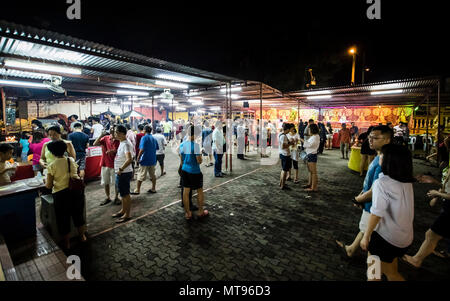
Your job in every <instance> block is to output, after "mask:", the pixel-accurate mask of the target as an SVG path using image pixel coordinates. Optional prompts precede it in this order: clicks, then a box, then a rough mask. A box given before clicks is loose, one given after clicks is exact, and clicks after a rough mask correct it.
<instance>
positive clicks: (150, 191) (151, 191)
mask: <svg viewBox="0 0 450 301" xmlns="http://www.w3.org/2000/svg"><path fill="white" fill-rule="evenodd" d="M147 192H148V193H156V191H153V190H151V189H150V190H149V191H147Z"/></svg>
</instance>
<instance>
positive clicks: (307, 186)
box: [302, 185, 311, 188]
mask: <svg viewBox="0 0 450 301" xmlns="http://www.w3.org/2000/svg"><path fill="white" fill-rule="evenodd" d="M302 188H311V185H303V186H302Z"/></svg>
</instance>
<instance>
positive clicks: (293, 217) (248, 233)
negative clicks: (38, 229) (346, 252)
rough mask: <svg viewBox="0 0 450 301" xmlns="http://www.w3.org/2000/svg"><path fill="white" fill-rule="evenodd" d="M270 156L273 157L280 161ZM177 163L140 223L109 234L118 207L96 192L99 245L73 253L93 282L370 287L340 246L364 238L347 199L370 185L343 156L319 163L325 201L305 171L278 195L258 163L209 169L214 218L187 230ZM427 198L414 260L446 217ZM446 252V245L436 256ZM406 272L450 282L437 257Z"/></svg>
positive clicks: (136, 202)
mask: <svg viewBox="0 0 450 301" xmlns="http://www.w3.org/2000/svg"><path fill="white" fill-rule="evenodd" d="M272 155H273V157H276V156H277V151H276V150H275V151H274V152H273V154H272ZM177 160H178V159H177V157H176V156H175V155H174V154H166V164H167V165H168V166H167V167H168V169H167V175H166V176H164V177H162V178H161V179H158V183H157V191H158V193H157V194H155V195H148V194H145V193H143V194H142V192H145V191H146V190H148V189H149V188H150V183H149V182H146V183H144V184H143V187H142V192H141V195H140V196H138V197H133V201H132V202H133V205H132V206H133V209H132V216H133V218H137V219H135V220H133V221H132V222H129V223H127V224H125V225H121V226H119V227H117V228H114V229H112V230H111V227H115V224H114V220H113V219H112V218H111V217H110V215H111V214H112V213H114V212H115V211H116V210H118V206H114V205H108V206H106V208H103V207H99V206H98V203H100V202H101V201H102V199H103V198H104V194H103V189H102V188H101V187H100V186H99V182H98V181H96V182H91V183H89V185H88V188H87V203H88V205H87V210H88V217H87V219H88V224H89V232H90V234H91V236H93V237H92V238H91V239H90V241H89V243H87V244H86V245H85V246H78V247H77V248H75V249H74V250H73V251H72V253H73V254H77V255H80V257H81V260H82V275H83V276H84V278H85V279H86V280H88V281H89V280H238V281H242V280H282V281H283V280H344V281H345V280H350V281H364V280H365V279H366V277H365V273H366V264H365V260H366V254H364V253H363V252H362V251H361V252H360V253H359V254H357V256H355V257H354V258H353V259H351V260H348V259H345V258H344V257H343V256H342V254H341V251H340V250H339V249H338V248H337V247H336V245H335V242H334V240H335V239H336V238H340V239H343V240H344V241H345V242H347V243H349V242H351V241H352V240H353V238H354V236H355V235H356V234H357V232H358V222H359V218H360V214H361V211H360V210H358V209H357V208H355V207H353V206H352V203H351V201H350V199H351V197H353V196H355V195H356V194H358V193H359V191H360V190H361V188H362V183H363V179H362V178H360V177H359V175H358V174H356V173H353V172H351V171H350V170H349V169H348V168H347V162H348V161H347V160H342V159H340V156H339V150H332V151H326V153H325V154H324V155H321V156H319V162H318V173H319V189H320V192H319V193H315V194H314V193H309V194H308V193H305V192H304V191H303V189H302V188H301V185H302V184H304V182H305V181H306V179H307V178H306V177H307V170H306V166H304V165H303V164H301V165H300V179H301V181H302V183H301V184H297V185H294V184H293V183H292V182H289V186H290V187H291V188H292V190H290V191H280V190H279V188H278V181H279V171H280V167H279V164H277V165H273V166H261V165H260V162H259V160H258V159H257V155H256V154H255V153H252V154H251V155H250V160H247V161H239V160H237V159H236V158H233V173H232V175H229V176H227V177H226V178H214V177H210V175H212V174H213V167H208V168H206V167H202V170H203V173H204V179H205V181H204V182H205V185H204V187H205V189H208V188H212V189H209V190H207V191H206V193H205V199H206V208H207V209H208V210H209V211H210V216H209V217H207V218H204V219H203V220H194V221H190V222H187V221H186V220H185V219H184V213H183V210H182V208H181V206H180V203H179V202H176V201H178V200H179V199H180V189H179V188H177V184H178V175H177V172H176V170H177V166H178V161H177ZM224 165H225V163H224ZM157 170H158V171H157V174H158V175H159V169H157ZM252 171H253V172H252ZM429 171H430V172H431V173H432V174H433V175H435V176H436V175H437V174H438V170H437V169H436V168H434V167H431V166H429V165H427V164H426V163H424V162H423V161H419V160H415V172H416V173H424V172H429ZM233 179H234V180H233ZM230 180H231V181H230ZM134 185H135V184H133V183H132V187H134ZM430 188H434V187H433V186H432V185H429V184H414V189H415V212H416V213H415V221H414V229H415V236H414V243H413V245H412V247H411V249H410V252H409V253H408V254H413V253H415V252H416V251H417V250H418V248H419V246H420V244H421V243H422V241H423V239H424V233H425V231H426V230H427V229H428V228H429V226H430V225H431V223H432V222H433V220H434V219H435V217H436V216H437V215H438V214H439V210H440V204H439V205H437V206H436V208H430V207H429V205H428V199H427V198H426V192H427V191H428V189H430ZM174 202H176V203H175V204H172V205H170V206H167V205H169V204H171V203H174ZM194 202H195V200H194ZM164 206H167V207H166V208H163V209H161V210H157V209H158V208H162V207H164ZM155 210H156V211H155ZM153 211H154V212H153ZM141 216H142V217H141ZM138 217H141V218H138ZM444 247H446V244H445V243H443V242H441V243H439V245H438V248H444ZM66 255H70V254H66ZM399 270H400V272H401V273H402V274H403V275H404V276H405V277H406V278H407V279H408V280H448V275H450V263H449V260H446V259H441V258H438V257H436V256H434V255H430V256H429V257H428V258H427V259H426V261H425V262H424V265H423V268H422V269H420V270H418V271H415V270H412V269H411V268H409V267H408V266H406V265H405V264H403V263H400V264H399Z"/></svg>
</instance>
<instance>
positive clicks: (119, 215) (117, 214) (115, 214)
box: [111, 212, 125, 218]
mask: <svg viewBox="0 0 450 301" xmlns="http://www.w3.org/2000/svg"><path fill="white" fill-rule="evenodd" d="M124 214H125V213H120V212H117V213H114V214H113V215H111V216H112V217H114V218H116V217H122V216H123V215H124Z"/></svg>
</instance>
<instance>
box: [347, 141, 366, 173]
mask: <svg viewBox="0 0 450 301" xmlns="http://www.w3.org/2000/svg"><path fill="white" fill-rule="evenodd" d="M360 164H361V147H359V146H352V148H351V153H350V158H349V160H348V168H350V169H351V170H354V171H357V172H360ZM367 169H368V164H367V163H366V166H365V167H364V170H367Z"/></svg>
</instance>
